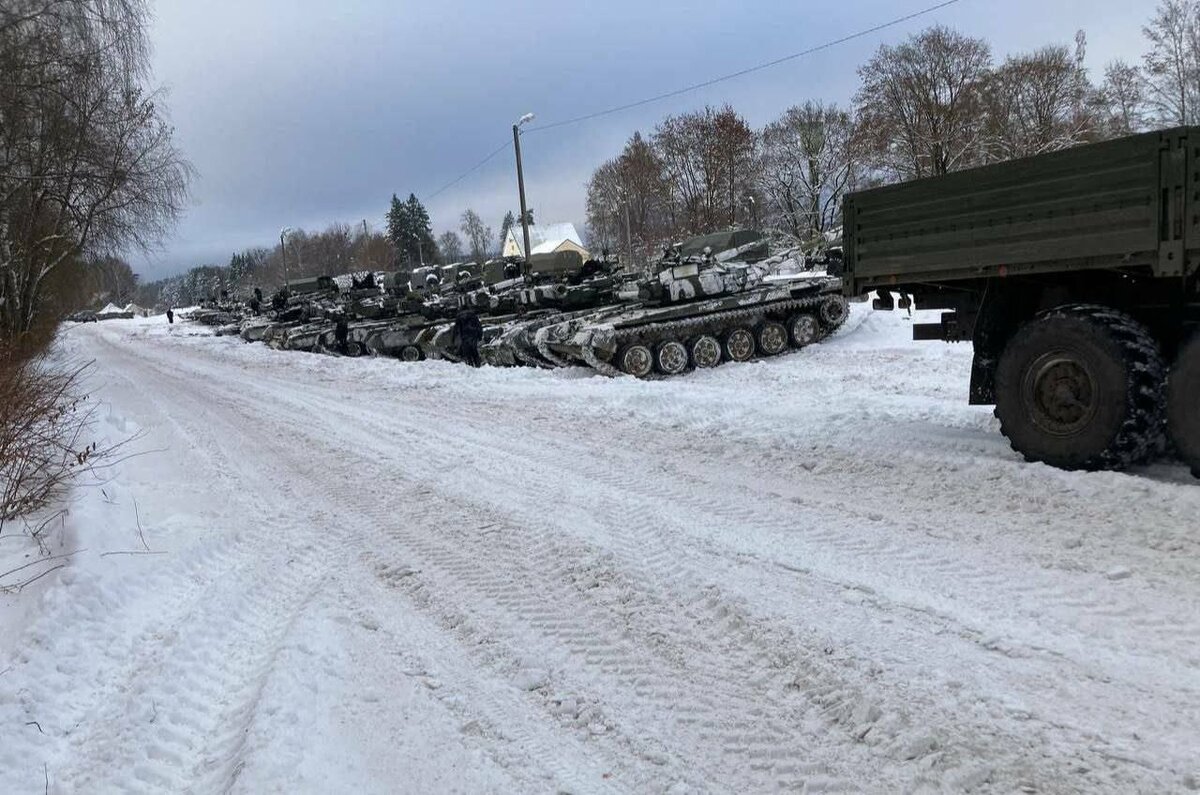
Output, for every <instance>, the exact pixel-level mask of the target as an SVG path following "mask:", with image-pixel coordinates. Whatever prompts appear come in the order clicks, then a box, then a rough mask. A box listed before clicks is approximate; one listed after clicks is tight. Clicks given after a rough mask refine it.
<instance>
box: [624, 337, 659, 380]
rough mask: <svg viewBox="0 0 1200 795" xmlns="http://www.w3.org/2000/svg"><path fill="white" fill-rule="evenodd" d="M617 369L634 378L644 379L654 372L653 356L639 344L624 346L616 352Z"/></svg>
mask: <svg viewBox="0 0 1200 795" xmlns="http://www.w3.org/2000/svg"><path fill="white" fill-rule="evenodd" d="M616 364H617V367H620V368H621V371H622V372H625V373H629V375H632V376H634V377H635V378H645V377H646V376H648V375H650V373H651V371H652V370H654V354H653V353H652V352H651V351H650V348H649V347H648V346H646V345H643V344H642V343H640V342H635V343H633V344H631V345H626V346H625V347H624V348H622V349H621V350H619V351H617V358H616Z"/></svg>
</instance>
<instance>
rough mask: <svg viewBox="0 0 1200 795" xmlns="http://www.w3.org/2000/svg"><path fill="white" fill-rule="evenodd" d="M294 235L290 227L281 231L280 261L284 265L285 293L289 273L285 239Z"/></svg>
mask: <svg viewBox="0 0 1200 795" xmlns="http://www.w3.org/2000/svg"><path fill="white" fill-rule="evenodd" d="M291 233H292V228H291V227H290V226H285V227H284V228H283V229H280V230H279V260H280V261H281V262H282V263H283V291H284V292H287V289H288V272H287V250H286V249H285V248H284V244H283V239H284V238H285V237H286V236H287V235H290V234H291Z"/></svg>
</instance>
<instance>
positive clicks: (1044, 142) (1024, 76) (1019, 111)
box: [984, 38, 1097, 161]
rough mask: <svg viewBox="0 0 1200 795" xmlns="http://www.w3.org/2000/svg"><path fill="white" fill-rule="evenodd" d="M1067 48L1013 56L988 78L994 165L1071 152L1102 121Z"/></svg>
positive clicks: (989, 153)
mask: <svg viewBox="0 0 1200 795" xmlns="http://www.w3.org/2000/svg"><path fill="white" fill-rule="evenodd" d="M1077 41H1078V42H1079V50H1078V51H1077V52H1076V54H1075V55H1074V56H1072V54H1071V52H1070V51H1069V50H1068V49H1067V48H1066V47H1063V46H1059V45H1053V46H1049V47H1043V48H1042V49H1040V50H1037V51H1036V52H1033V53H1030V54H1028V55H1017V56H1010V57H1009V58H1007V59H1006V60H1005V61H1004V63H1003V64H1002V65H1001V66H1000V67H999V68H997V69H996V70H995V71H994V72H992V74H991V75H990V76H989V77H988V78H987V82H986V87H985V89H984V105H985V108H986V113H987V125H986V133H985V136H986V137H985V144H984V148H985V152H986V155H985V156H986V158H987V160H989V161H1000V160H1010V159H1012V158H1016V157H1028V156H1031V155H1037V154H1041V153H1043V152H1052V151H1055V150H1058V149H1066V148H1067V147H1071V146H1075V145H1077V144H1080V143H1083V142H1084V141H1086V140H1087V139H1088V138H1090V137H1091V136H1092V133H1093V131H1094V128H1095V126H1096V123H1097V120H1096V116H1095V113H1094V112H1093V107H1092V104H1091V103H1089V101H1088V100H1089V95H1090V93H1091V86H1090V84H1089V83H1088V80H1087V74H1086V72H1085V71H1084V69H1083V58H1082V54H1083V53H1082V39H1081V38H1080V39H1077Z"/></svg>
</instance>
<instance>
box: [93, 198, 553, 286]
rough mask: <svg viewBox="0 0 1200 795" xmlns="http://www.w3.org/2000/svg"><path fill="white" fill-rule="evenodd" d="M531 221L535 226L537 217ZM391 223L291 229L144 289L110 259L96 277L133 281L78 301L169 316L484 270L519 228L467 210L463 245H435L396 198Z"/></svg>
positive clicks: (426, 224) (451, 241)
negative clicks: (322, 286)
mask: <svg viewBox="0 0 1200 795" xmlns="http://www.w3.org/2000/svg"><path fill="white" fill-rule="evenodd" d="M529 218H530V222H531V223H532V221H533V212H532V210H531V211H530V213H529ZM386 219H387V229H386V231H383V232H380V231H375V230H373V229H372V228H371V227H370V226H369V225H368V224H367V222H366V221H362V222H361V223H359V224H355V225H350V224H345V223H334V224H331V225H330V226H328V227H326V228H325V229H324V230H322V231H320V232H309V231H305V230H303V229H295V230H292V229H288V230H285V231H284V233H283V234H282V235H281V237H282V238H283V239H282V240H281V241H280V242H278V243H276V244H275V245H273V246H254V247H250V248H247V249H244V250H242V251H238V252H235V253H234V254H233V255H232V256H231V257H230V258H229V262H228V263H227V264H225V265H215V264H214V265H200V266H197V267H194V268H191V269H189V270H188V271H187V272H186V273H182V274H180V275H178V276H171V277H168V278H165V279H159V280H157V281H153V282H147V283H145V284H142V283H140V282H139V280H138V278H137V276H136V275H135V274H133V272H132V271H131V270H129V267H128V265H126V264H124V262H123V261H121V260H118V259H116V258H110V260H112V261H111V262H109V267H107V268H106V269H105V270H103V271H98V272H97V274H98V275H99V274H100V273H104V274H108V273H110V272H112V271H114V270H116V271H118V272H119V273H121V274H122V275H124V276H127V278H126V279H125V280H120V279H116V278H108V277H106V278H105V279H103V280H101V281H98V282H97V281H93V280H87V281H86V282H85V286H84V288H83V289H82V290H81V291H80V293H79V295H81V296H84V297H85V300H84V302H83V303H86V304H88V305H91V306H99V305H102V304H104V303H107V302H108V301H113V302H114V303H119V304H122V305H124V304H125V303H127V302H128V301H134V302H135V303H137V304H138V305H140V306H143V307H147V308H155V307H158V308H165V307H168V306H189V305H193V304H198V303H199V302H200V301H203V300H209V299H213V298H219V297H220V296H221V294H222V293H227V294H228V295H230V296H231V297H241V298H246V297H248V296H249V295H250V294H251V293H252V292H253V290H254V288H255V287H258V288H261V289H262V290H263V291H264V292H267V293H269V292H271V291H274V290H276V289H278V288H279V287H282V286H283V284H284V279H285V276H286V278H288V279H297V278H301V277H305V276H322V275H338V274H343V273H357V272H361V271H367V270H371V271H393V270H400V271H402V270H411V269H412V268H415V267H417V266H418V265H420V264H421V263H425V264H431V265H432V264H437V265H445V264H449V263H452V262H461V261H464V260H467V259H470V260H472V261H477V262H482V261H484V260H487V259H490V258H492V257H495V256H497V255H498V254H499V252H500V249H501V247H502V245H503V242H504V237H505V235H506V234H507V232H508V230H509V228H511V227H512V226H513V225H514V224H516V223H517V217H516V215H514V214H513V213H512V212H508V213H506V214H505V216H504V218H503V219H502V220H501V222H500V231H499V233H498V234H497V233H496V232H495V231H494V229H493V227H491V226H488V225H487V224H486V223H485V222H484V220H483V219H482V218H481V217H480V216H479V214H478V213H476V212H475V211H474V210H470V209H468V210H466V211H464V212H463V214H462V216H461V218H460V219H459V220H460V224H459V229H460V230H461V232H462V237H459V234H458V233H457V232H454V231H447V232H444V233H443V234H441V235H440V236H438V237H437V238H436V239H435V238H434V236H433V226H432V224H431V222H430V219H429V213H428V212H427V211H426V209H425V207H424V205H422V204H421V202H420V201H419V200H418V199H417V197H416V196H415V195H412V194H410V195H409V197H408V199H405V200H401V199H400V198H399V197H397V196H395V195H393V196H392V200H391V204H390V205H389V206H388V211H387V214H386ZM117 264H119V265H123V266H124V270H121V269H119V268H117V267H116V265H117ZM78 305H82V304H78Z"/></svg>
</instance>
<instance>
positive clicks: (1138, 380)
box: [996, 305, 1165, 470]
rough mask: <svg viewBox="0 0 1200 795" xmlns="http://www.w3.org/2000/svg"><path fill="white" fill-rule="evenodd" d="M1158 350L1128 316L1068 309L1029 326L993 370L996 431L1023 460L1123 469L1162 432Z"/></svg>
mask: <svg viewBox="0 0 1200 795" xmlns="http://www.w3.org/2000/svg"><path fill="white" fill-rule="evenodd" d="M1163 372H1164V367H1163V361H1162V355H1161V354H1160V353H1159V351H1158V346H1157V345H1156V344H1155V342H1154V340H1153V338H1151V337H1150V334H1149V333H1148V332H1147V331H1146V329H1145V328H1144V327H1143V326H1142V325H1141V324H1140V323H1138V322H1137V321H1136V320H1134V319H1133V318H1131V317H1129V316H1128V315H1125V314H1122V313H1120V312H1117V311H1115V310H1112V309H1108V308H1106V307H1102V306H1090V305H1073V306H1065V307H1060V308H1058V309H1054V310H1051V311H1050V312H1047V313H1045V314H1043V315H1041V316H1039V317H1038V318H1036V319H1035V320H1033V321H1031V322H1029V323H1027V324H1026V325H1025V326H1024V327H1023V328H1021V330H1019V331H1018V332H1017V333H1016V335H1015V336H1013V338H1012V339H1011V340H1009V342H1008V346H1007V347H1006V348H1005V349H1004V353H1003V354H1002V355H1001V357H1000V362H999V365H998V367H997V369H996V416H997V417H999V418H1000V431H1001V433H1003V434H1004V435H1005V436H1007V437H1008V439H1009V442H1011V444H1012V447H1013V449H1014V450H1016V451H1017V452H1019V453H1021V454H1023V455H1024V456H1025V459H1026V460H1027V461H1044V462H1045V463H1047V464H1050V465H1052V466H1056V467H1061V468H1063V469H1089V470H1095V469H1120V468H1122V467H1125V466H1128V465H1130V464H1134V463H1137V462H1138V461H1141V460H1144V459H1145V458H1146V457H1147V456H1148V455H1149V454H1151V453H1152V452H1153V451H1154V450H1155V449H1157V445H1158V442H1159V439H1160V438H1161V428H1162V411H1163V402H1164V401H1163V392H1164V383H1165V379H1164V376H1163Z"/></svg>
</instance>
